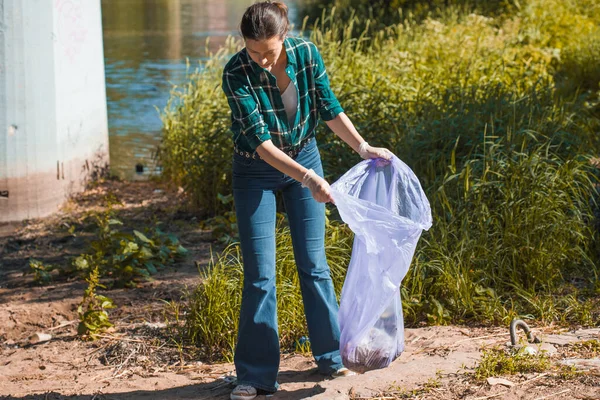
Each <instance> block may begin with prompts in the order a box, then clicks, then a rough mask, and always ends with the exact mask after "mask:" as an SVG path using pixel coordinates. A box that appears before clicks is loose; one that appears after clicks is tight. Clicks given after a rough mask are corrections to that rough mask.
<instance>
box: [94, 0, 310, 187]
mask: <svg viewBox="0 0 600 400" xmlns="http://www.w3.org/2000/svg"><path fill="white" fill-rule="evenodd" d="M300 1H301V0H295V1H286V4H287V5H288V6H289V9H290V20H291V22H292V24H295V26H299V25H300V24H301V17H299V16H298V11H297V5H298V4H300ZM252 3H254V1H253V0H102V25H103V32H104V63H105V74H106V95H107V103H108V127H109V140H110V158H111V172H112V173H113V174H115V175H117V176H119V177H121V178H125V179H145V178H147V177H148V175H149V174H152V173H155V172H157V170H156V168H155V165H154V162H153V153H154V151H155V149H156V146H157V145H158V143H159V142H160V138H161V129H162V122H161V120H160V111H162V109H164V107H165V105H166V103H167V100H168V98H169V92H170V91H171V88H172V86H173V84H180V83H182V82H184V81H185V77H186V59H187V60H189V63H190V66H191V68H192V69H195V68H196V67H197V66H198V62H199V61H200V60H202V59H204V57H205V54H206V53H205V50H206V39H207V37H210V42H209V49H210V50H211V51H213V52H214V51H216V50H217V49H218V48H219V46H220V45H222V44H223V43H224V42H225V39H226V38H227V36H229V35H238V24H239V21H240V19H241V17H242V14H243V13H244V10H245V9H246V7H248V6H249V5H251V4H252ZM136 166H137V168H138V172H136ZM141 167H143V172H140V168H141Z"/></svg>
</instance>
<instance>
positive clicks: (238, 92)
mask: <svg viewBox="0 0 600 400" xmlns="http://www.w3.org/2000/svg"><path fill="white" fill-rule="evenodd" d="M248 85H249V84H248V82H244V81H243V80H242V79H241V77H240V76H238V75H235V74H232V73H231V72H228V71H224V72H223V84H222V88H223V91H224V92H225V95H226V96H227V102H228V103H229V108H230V109H231V122H232V125H231V129H232V131H233V133H234V140H235V141H237V138H238V137H239V136H240V135H243V136H245V137H246V140H247V141H248V144H249V145H250V147H252V150H255V149H256V148H257V147H258V146H259V145H260V144H261V143H262V142H264V141H266V140H269V139H271V134H270V133H269V127H268V126H267V124H266V123H265V121H264V119H263V116H262V114H261V113H260V111H259V108H258V104H257V102H256V100H255V99H254V97H252V95H251V94H250V90H249V88H248Z"/></svg>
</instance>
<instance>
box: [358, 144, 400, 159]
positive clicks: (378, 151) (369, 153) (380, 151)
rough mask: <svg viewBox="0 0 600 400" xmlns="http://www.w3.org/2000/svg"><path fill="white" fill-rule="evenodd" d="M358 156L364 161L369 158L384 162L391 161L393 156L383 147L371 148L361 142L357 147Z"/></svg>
mask: <svg viewBox="0 0 600 400" xmlns="http://www.w3.org/2000/svg"><path fill="white" fill-rule="evenodd" d="M358 154H359V155H360V156H361V157H362V158H363V159H365V160H368V159H370V158H383V159H385V160H388V161H389V160H391V159H392V156H393V155H394V154H393V153H392V152H391V151H389V150H388V149H386V148H384V147H373V146H370V145H369V144H368V143H367V142H362V143H361V144H360V146H359V147H358Z"/></svg>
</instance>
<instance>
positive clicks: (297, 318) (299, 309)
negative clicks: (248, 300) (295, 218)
mask: <svg viewBox="0 0 600 400" xmlns="http://www.w3.org/2000/svg"><path fill="white" fill-rule="evenodd" d="M276 247H277V258H276V265H277V268H276V281H277V283H276V290H277V309H278V316H279V336H280V339H281V346H282V349H283V350H284V351H289V350H292V349H293V348H294V344H295V343H296V341H298V340H299V339H300V338H301V337H302V336H307V335H308V330H307V327H306V321H305V319H304V307H303V304H302V294H301V293H300V286H299V280H298V279H299V278H298V274H297V272H296V264H295V263H294V254H293V248H292V242H291V237H290V234H289V228H288V227H287V225H286V223H285V218H284V217H283V215H281V214H280V215H279V218H278V224H277V235H276ZM325 248H326V251H327V255H328V263H329V267H330V270H331V277H332V280H333V282H334V286H335V288H336V293H338V294H339V293H340V291H341V288H342V284H343V281H344V276H345V272H346V266H347V259H348V254H349V253H350V251H351V248H352V234H351V232H350V230H349V229H348V228H347V227H346V226H345V225H342V224H340V223H339V222H332V223H329V224H328V225H327V235H326V242H325ZM201 275H202V283H201V284H200V285H199V286H198V287H197V288H196V290H195V291H194V292H193V293H192V294H191V295H190V296H189V313H188V315H187V317H186V325H185V329H184V330H185V333H186V336H187V337H188V338H190V339H191V340H192V342H194V343H195V344H196V345H197V346H198V347H200V348H201V349H202V351H203V353H204V354H205V355H206V357H207V358H208V359H212V360H215V359H225V360H229V361H231V360H232V359H233V350H234V346H235V342H236V338H237V326H238V319H239V311H240V304H241V297H242V287H243V277H244V274H243V267H242V263H241V251H240V247H239V244H238V243H236V244H232V245H230V246H228V247H227V248H226V249H225V250H224V251H223V252H222V253H221V254H220V255H219V256H218V257H217V258H216V259H214V260H213V261H212V262H211V264H210V265H209V267H208V269H206V270H205V271H203V272H201Z"/></svg>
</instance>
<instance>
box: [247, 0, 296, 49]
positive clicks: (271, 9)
mask: <svg viewBox="0 0 600 400" xmlns="http://www.w3.org/2000/svg"><path fill="white" fill-rule="evenodd" d="M289 25H290V21H289V19H288V8H287V6H286V5H285V4H283V3H282V2H279V1H261V2H258V3H255V4H252V5H251V6H250V7H248V8H247V9H246V12H245V13H244V16H243V17H242V22H241V23H240V31H241V33H242V36H243V37H244V39H252V40H264V39H270V38H272V37H274V36H280V37H283V36H285V34H286V33H287V32H288V28H289Z"/></svg>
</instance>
